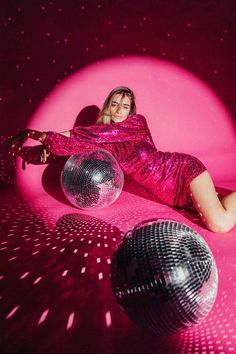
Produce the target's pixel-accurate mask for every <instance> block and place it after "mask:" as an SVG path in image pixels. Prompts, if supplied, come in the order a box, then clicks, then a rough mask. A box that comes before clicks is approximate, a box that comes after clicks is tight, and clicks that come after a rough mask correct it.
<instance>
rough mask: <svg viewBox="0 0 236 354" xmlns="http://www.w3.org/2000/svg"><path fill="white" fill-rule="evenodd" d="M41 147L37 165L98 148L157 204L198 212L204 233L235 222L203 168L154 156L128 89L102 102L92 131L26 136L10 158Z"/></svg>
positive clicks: (233, 210)
mask: <svg viewBox="0 0 236 354" xmlns="http://www.w3.org/2000/svg"><path fill="white" fill-rule="evenodd" d="M28 138H31V139H34V140H37V141H40V142H41V143H42V144H43V145H44V150H43V155H42V162H46V160H47V158H48V156H49V154H50V153H52V154H54V155H73V154H76V153H79V152H81V151H84V150H87V149H94V148H95V149H97V148H103V149H106V150H108V151H109V152H111V153H112V154H113V156H114V157H115V158H116V159H117V161H118V162H119V164H120V166H121V168H122V169H123V171H124V173H125V174H128V175H130V176H131V177H132V178H133V179H134V180H135V181H136V182H138V183H139V184H140V185H142V186H144V187H145V188H147V189H148V190H149V191H150V192H151V193H153V194H154V195H155V196H156V197H157V198H158V199H159V201H161V202H163V203H165V204H167V205H170V206H174V207H180V208H185V209H192V210H197V212H198V213H199V215H200V216H201V218H202V220H203V222H204V223H205V225H206V226H207V227H208V229H209V230H211V231H214V232H227V231H229V230H230V229H231V228H233V227H234V225H235V222H236V192H232V193H230V194H229V195H227V196H226V197H224V198H223V199H222V200H221V201H220V200H219V198H218V196H217V193H216V191H215V188H214V185H213V182H212V179H211V177H210V175H209V173H208V172H207V170H206V168H205V166H204V165H203V164H202V163H201V162H200V161H199V160H198V159H197V158H195V157H193V156H191V155H188V154H181V153H176V152H174V153H170V152H161V151H158V150H157V149H156V147H155V145H154V143H153V140H152V137H151V134H150V131H149V129H148V126H147V122H146V119H145V118H144V117H143V116H141V115H139V114H136V107H135V98H134V94H133V92H132V91H131V90H130V89H129V88H128V87H117V88H115V89H114V90H112V91H111V93H110V94H109V95H108V97H107V99H106V100H105V102H104V105H103V108H102V110H101V112H100V114H99V117H98V120H97V122H96V124H95V125H93V126H89V127H80V126H79V127H75V128H74V129H72V130H70V131H66V132H62V133H55V132H47V133H44V132H38V131H34V130H30V129H28V130H25V131H23V132H21V133H19V134H17V135H16V136H15V137H14V138H13V141H12V143H11V146H10V152H11V153H12V155H14V154H16V153H18V154H19V153H20V150H21V146H22V144H23V143H24V142H25V141H26V140H27V139H28Z"/></svg>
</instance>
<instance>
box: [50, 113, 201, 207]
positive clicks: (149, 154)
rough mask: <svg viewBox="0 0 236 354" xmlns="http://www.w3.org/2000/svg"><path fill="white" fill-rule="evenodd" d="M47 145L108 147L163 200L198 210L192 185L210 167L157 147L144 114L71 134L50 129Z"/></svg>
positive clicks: (57, 149)
mask: <svg viewBox="0 0 236 354" xmlns="http://www.w3.org/2000/svg"><path fill="white" fill-rule="evenodd" d="M44 146H45V147H46V149H47V150H48V152H50V153H52V154H55V155H74V154H78V153H81V152H83V151H86V150H90V149H100V148H102V149H105V150H107V151H109V152H111V153H112V155H113V156H114V157H115V158H116V160H117V161H118V163H119V164H120V166H121V168H122V170H123V171H124V173H125V174H126V175H129V176H130V177H131V178H132V179H133V180H134V181H135V182H137V183H139V184H140V185H141V186H143V187H145V188H146V189H148V190H149V192H151V193H152V194H153V195H154V196H155V197H156V198H157V200H158V201H159V202H162V203H164V204H167V205H170V206H174V207H179V208H184V209H191V210H195V207H194V203H193V201H192V199H191V196H190V189H189V185H190V183H191V181H192V180H193V179H194V178H195V177H197V176H198V175H200V174H201V173H202V172H203V171H205V170H206V167H205V166H204V165H203V164H202V162H201V161H199V160H198V159H197V158H196V157H194V156H191V155H188V154H183V153H178V152H162V151H159V150H157V148H156V146H155V144H154V142H153V140H152V137H151V133H150V131H149V128H148V125H147V122H146V119H145V117H144V116H142V115H139V114H136V115H133V116H131V117H128V118H127V119H126V120H125V121H123V122H120V123H115V124H104V125H93V126H88V127H80V126H78V127H75V128H74V129H72V130H71V131H70V137H66V136H63V135H61V134H59V133H56V132H52V131H50V132H47V134H46V139H45V140H44Z"/></svg>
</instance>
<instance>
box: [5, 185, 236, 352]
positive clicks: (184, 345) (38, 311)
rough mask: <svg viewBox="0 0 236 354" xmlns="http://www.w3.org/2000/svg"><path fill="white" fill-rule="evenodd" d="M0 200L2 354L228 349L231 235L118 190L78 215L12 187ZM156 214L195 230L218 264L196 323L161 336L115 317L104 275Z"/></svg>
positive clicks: (231, 333)
mask: <svg viewBox="0 0 236 354" xmlns="http://www.w3.org/2000/svg"><path fill="white" fill-rule="evenodd" d="M126 188H127V187H126ZM2 197H4V194H2ZM2 200H3V204H2V206H1V209H0V212H1V215H0V216H1V220H2V222H1V230H0V232H1V249H0V253H1V261H0V313H1V315H0V329H1V346H0V347H1V349H4V350H5V352H6V353H12V352H14V350H15V351H16V350H18V351H19V352H20V351H22V348H23V350H26V352H27V351H28V353H30V352H35V351H36V352H38V353H40V354H41V353H42V354H43V353H45V352H47V353H49V354H55V353H58V354H59V353H63V354H64V353H67V352H68V350H69V351H70V353H73V354H77V353H79V354H80V353H81V354H82V353H84V351H86V353H89V354H90V353H91V354H93V353H94V352H103V353H106V354H111V353H112V354H113V353H122V354H123V353H125V354H128V353H129V352H130V351H131V352H132V351H133V350H135V352H136V353H138V354H141V353H143V351H144V350H146V352H147V353H150V354H152V353H156V352H158V353H161V354H166V353H178V354H179V353H182V354H190V353H191V354H197V353H199V354H200V353H205V354H208V353H212V354H220V353H221V354H223V353H224V354H228V353H231V352H232V353H233V352H234V351H235V348H236V333H235V306H236V302H235V295H234V294H235V291H236V282H235V279H234V274H235V264H236V262H235V252H234V243H235V231H232V232H230V233H228V234H227V235H225V236H224V237H222V235H220V234H213V233H211V232H209V231H207V230H206V229H205V228H204V226H203V224H202V222H201V220H200V219H199V218H198V217H197V216H193V214H190V213H188V212H181V213H176V211H174V210H172V209H170V208H169V207H168V206H165V205H161V204H158V203H156V202H152V201H150V200H147V199H144V198H142V197H139V196H137V195H133V194H131V193H128V192H125V191H124V192H122V194H121V197H120V198H119V199H118V200H117V201H116V202H115V203H114V204H112V205H111V206H110V207H109V208H107V209H106V212H105V213H104V210H105V209H104V210H103V211H102V210H100V211H99V210H98V211H97V212H95V211H94V212H89V213H88V212H82V213H78V210H77V209H75V208H73V207H69V206H68V205H67V206H63V205H62V204H60V203H58V202H56V201H55V203H51V204H50V205H49V204H48V205H47V206H46V205H45V204H44V202H43V201H44V199H41V200H40V201H39V204H41V206H40V208H43V209H44V215H45V216H42V213H41V211H40V208H39V207H38V208H35V207H33V206H32V205H30V204H27V203H25V202H23V201H22V197H21V196H20V195H18V193H17V192H16V191H15V192H12V193H11V194H10V193H9V192H8V193H5V197H4V198H2ZM130 206H132V208H130ZM155 217H162V218H169V219H174V220H176V221H179V222H183V223H185V224H187V225H189V226H190V227H193V228H194V230H196V231H197V232H198V233H199V234H201V235H202V237H203V238H204V239H205V240H206V241H207V243H208V245H209V247H210V248H211V250H212V252H213V255H214V257H215V260H216V263H217V267H218V270H219V289H218V295H217V299H216V302H215V305H214V307H213V309H212V310H211V312H210V314H209V315H208V316H207V317H206V318H205V319H204V320H203V322H202V323H201V324H200V325H199V326H197V327H195V328H192V329H190V330H188V331H187V332H185V333H182V334H180V335H177V334H175V335H172V336H168V337H165V336H160V337H159V336H156V335H155V336H153V334H150V333H149V332H146V331H143V330H140V329H139V328H138V327H136V325H135V324H133V323H132V322H131V321H130V320H129V319H128V318H127V316H126V315H125V314H123V313H122V311H121V309H120V307H119V306H117V303H116V301H115V298H114V296H113V293H112V290H111V286H110V277H109V273H110V264H111V258H112V255H113V254H114V252H115V250H116V247H117V246H118V245H119V243H120V241H121V239H122V237H123V235H124V231H127V230H128V229H129V228H130V227H132V226H133V225H135V223H138V222H141V221H142V220H144V219H149V218H155ZM29 338H31V341H30V342H29Z"/></svg>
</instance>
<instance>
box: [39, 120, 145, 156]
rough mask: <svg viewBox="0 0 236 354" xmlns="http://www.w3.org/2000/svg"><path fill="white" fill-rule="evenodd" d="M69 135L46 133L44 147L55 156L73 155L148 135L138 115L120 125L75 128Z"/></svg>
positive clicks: (136, 139)
mask: <svg viewBox="0 0 236 354" xmlns="http://www.w3.org/2000/svg"><path fill="white" fill-rule="evenodd" d="M70 133H71V134H70V137H66V136H63V135H61V134H59V133H55V132H47V133H46V139H45V140H44V146H45V147H46V148H47V150H48V151H49V152H51V153H53V154H55V155H73V154H76V153H77V152H78V151H81V150H86V149H91V148H97V147H101V148H102V147H104V144H111V143H120V142H126V141H139V140H140V139H142V138H144V137H145V136H148V135H149V134H150V133H149V129H148V127H147V123H146V119H145V118H144V117H143V116H141V115H138V114H137V115H134V116H132V117H129V118H127V119H126V120H125V121H123V122H120V123H115V124H104V125H92V126H89V127H80V126H79V127H75V128H74V129H72V130H71V131H70ZM102 145H103V146H102Z"/></svg>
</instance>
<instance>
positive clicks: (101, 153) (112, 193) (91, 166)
mask: <svg viewBox="0 0 236 354" xmlns="http://www.w3.org/2000/svg"><path fill="white" fill-rule="evenodd" d="M123 184H124V174H123V171H122V170H121V168H120V166H119V164H118V163H117V161H116V160H115V158H114V157H113V156H112V155H111V154H110V153H109V152H108V151H106V150H96V151H89V152H85V153H83V154H79V155H73V156H71V157H70V158H69V159H68V160H67V161H66V163H65V165H64V168H63V170H62V174H61V185H62V189H63V192H64V194H65V196H66V197H67V199H68V200H69V201H70V202H71V203H72V204H73V205H75V206H76V207H78V208H81V209H88V210H91V209H100V208H104V207H107V206H108V205H110V204H111V203H113V202H114V201H115V200H116V199H117V198H118V196H119V195H120V193H121V191H122V188H123Z"/></svg>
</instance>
